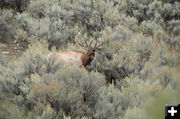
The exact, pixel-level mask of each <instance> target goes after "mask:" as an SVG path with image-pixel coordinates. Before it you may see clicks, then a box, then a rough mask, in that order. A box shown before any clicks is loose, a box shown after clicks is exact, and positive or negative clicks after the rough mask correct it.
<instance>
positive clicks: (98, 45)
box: [94, 38, 104, 50]
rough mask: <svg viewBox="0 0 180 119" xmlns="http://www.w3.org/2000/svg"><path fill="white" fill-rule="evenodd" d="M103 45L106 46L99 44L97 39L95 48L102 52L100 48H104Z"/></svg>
mask: <svg viewBox="0 0 180 119" xmlns="http://www.w3.org/2000/svg"><path fill="white" fill-rule="evenodd" d="M99 39H101V38H99ZM103 44H104V43H100V44H98V40H97V39H96V43H95V46H94V48H95V49H97V50H100V49H101V48H100V46H102V45H103Z"/></svg>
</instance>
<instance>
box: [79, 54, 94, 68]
mask: <svg viewBox="0 0 180 119" xmlns="http://www.w3.org/2000/svg"><path fill="white" fill-rule="evenodd" d="M93 58H94V56H89V54H88V52H87V53H84V54H83V55H82V57H81V60H82V62H83V65H84V66H87V65H89V64H90V63H91V61H92V60H93Z"/></svg>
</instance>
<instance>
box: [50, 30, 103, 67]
mask: <svg viewBox="0 0 180 119" xmlns="http://www.w3.org/2000/svg"><path fill="white" fill-rule="evenodd" d="M79 35H80V32H79V33H78V34H77V35H76V36H75V42H76V43H78V45H80V46H81V47H83V48H85V49H86V50H87V52H83V51H78V50H72V51H67V52H52V53H50V54H49V55H48V59H50V58H52V57H53V58H55V61H62V62H63V63H64V64H68V65H71V64H75V65H78V66H79V67H83V66H84V67H86V66H87V65H89V64H90V63H91V61H92V60H93V59H94V56H95V52H96V51H97V50H100V49H101V48H100V46H102V45H103V43H98V42H99V41H98V40H97V39H96V43H95V45H94V47H91V44H92V42H93V40H91V41H90V43H89V44H88V43H87V41H85V44H83V43H81V42H79V41H78V37H79Z"/></svg>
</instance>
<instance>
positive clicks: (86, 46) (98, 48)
mask: <svg viewBox="0 0 180 119" xmlns="http://www.w3.org/2000/svg"><path fill="white" fill-rule="evenodd" d="M80 33H81V32H79V33H78V34H77V35H76V36H75V42H77V43H78V44H79V45H80V46H81V47H85V48H88V47H91V44H92V42H93V40H91V41H90V43H89V44H88V43H87V41H85V44H86V45H83V44H82V43H81V42H79V41H78V40H77V39H78V37H79V35H80ZM99 39H101V38H99ZM98 42H99V41H98V40H97V39H96V43H95V46H94V49H97V50H100V49H101V48H100V46H102V45H103V44H104V43H100V44H98Z"/></svg>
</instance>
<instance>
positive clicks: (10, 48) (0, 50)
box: [0, 42, 25, 59]
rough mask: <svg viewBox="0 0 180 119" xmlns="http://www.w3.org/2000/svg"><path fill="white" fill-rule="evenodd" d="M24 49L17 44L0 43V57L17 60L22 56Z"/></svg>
mask: <svg viewBox="0 0 180 119" xmlns="http://www.w3.org/2000/svg"><path fill="white" fill-rule="evenodd" d="M24 50H25V49H24V48H23V47H22V46H20V45H19V43H8V44H5V43H1V42H0V55H4V56H6V57H8V58H13V59H14V58H17V57H20V56H21V55H22V53H23V52H24Z"/></svg>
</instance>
